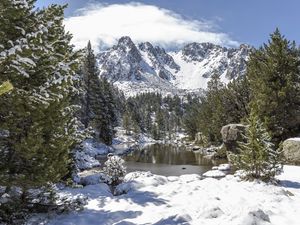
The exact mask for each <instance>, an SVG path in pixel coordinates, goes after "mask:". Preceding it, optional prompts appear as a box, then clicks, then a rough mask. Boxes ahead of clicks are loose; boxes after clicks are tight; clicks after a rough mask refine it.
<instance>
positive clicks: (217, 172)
mask: <svg viewBox="0 0 300 225" xmlns="http://www.w3.org/2000/svg"><path fill="white" fill-rule="evenodd" d="M203 176H204V177H212V178H220V177H225V176H226V173H224V172H223V171H220V170H209V171H207V172H206V173H204V174H203Z"/></svg>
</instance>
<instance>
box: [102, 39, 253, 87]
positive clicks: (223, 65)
mask: <svg viewBox="0 0 300 225" xmlns="http://www.w3.org/2000/svg"><path fill="white" fill-rule="evenodd" d="M250 50H251V47H249V46H248V45H241V46H240V47H239V48H225V47H222V46H219V45H215V44H212V43H191V44H187V45H186V46H184V47H183V49H182V50H180V51H178V52H167V51H166V50H165V49H164V48H162V47H159V46H153V45H152V44H151V43H150V42H144V43H140V44H138V45H136V44H135V43H134V42H133V41H132V40H131V38H130V37H127V36H125V37H122V38H120V40H119V41H118V43H117V44H116V45H115V46H113V47H112V48H111V49H108V50H107V51H105V52H101V53H100V54H99V55H98V62H99V69H100V75H101V76H104V77H106V78H107V79H108V80H111V81H112V82H114V83H116V85H118V86H119V88H120V89H123V90H124V89H126V90H125V92H129V93H137V92H144V91H159V92H164V93H174V91H175V93H178V91H179V92H182V91H183V90H196V89H201V88H206V84H207V81H208V80H209V78H210V76H211V75H212V74H213V73H218V74H220V75H221V79H222V81H224V82H227V81H229V80H230V79H233V78H236V77H238V76H241V75H243V74H244V73H245V70H246V61H247V59H248V55H249V53H250ZM129 89H130V90H129Z"/></svg>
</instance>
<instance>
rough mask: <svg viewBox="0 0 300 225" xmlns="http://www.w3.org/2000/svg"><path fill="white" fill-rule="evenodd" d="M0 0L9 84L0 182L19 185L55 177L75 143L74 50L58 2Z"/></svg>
mask: <svg viewBox="0 0 300 225" xmlns="http://www.w3.org/2000/svg"><path fill="white" fill-rule="evenodd" d="M34 2H35V1H30V0H28V1H26V0H25V1H12V0H3V1H1V3H0V10H1V13H0V16H1V19H0V21H1V23H0V30H1V32H0V46H1V49H0V51H1V54H0V55H1V57H0V72H1V78H0V79H1V81H2V79H5V80H10V81H11V82H12V84H13V85H14V90H13V91H12V92H11V93H10V94H9V95H4V96H2V98H0V105H1V108H0V119H1V123H0V130H5V131H7V134H8V135H6V136H3V137H1V139H0V144H1V145H0V152H1V154H0V171H1V172H0V183H1V184H2V185H5V186H11V185H16V186H19V187H23V188H24V189H27V188H30V187H36V186H42V185H45V184H47V183H48V182H56V181H59V180H60V179H61V178H62V177H63V176H65V175H66V174H67V173H68V164H69V162H70V159H69V150H70V149H71V148H72V147H73V146H74V145H75V143H76V141H77V140H76V121H75V120H74V111H75V108H76V107H75V106H73V105H71V103H70V99H71V97H72V95H73V94H74V91H75V90H74V88H73V80H74V79H73V78H74V75H75V71H76V70H77V66H78V62H77V61H78V54H77V53H75V52H74V51H73V47H72V46H71V45H70V40H71V35H70V34H68V33H66V32H65V31H64V26H63V19H64V16H63V11H64V7H63V6H57V5H52V6H50V7H49V8H45V9H43V10H40V11H34V10H33V8H34V5H33V3H34Z"/></svg>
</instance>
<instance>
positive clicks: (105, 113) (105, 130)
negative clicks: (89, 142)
mask: <svg viewBox="0 0 300 225" xmlns="http://www.w3.org/2000/svg"><path fill="white" fill-rule="evenodd" d="M81 71H82V72H81V73H82V79H81V82H82V85H81V86H82V89H83V95H82V104H81V105H82V107H81V108H82V110H81V112H82V113H81V121H82V123H83V124H84V126H85V127H86V128H87V127H89V126H90V127H92V128H93V129H94V131H95V135H96V136H95V137H96V138H97V139H98V140H99V141H102V142H104V143H106V144H111V143H112V138H113V135H114V130H113V128H114V126H115V125H116V123H117V115H116V114H117V113H116V111H117V110H116V101H117V100H116V96H115V93H114V92H115V90H114V87H113V86H112V85H110V84H109V82H108V81H107V80H106V79H105V78H100V77H99V70H98V67H97V62H96V57H95V55H94V52H93V50H92V47H91V43H90V42H88V45H87V48H86V54H85V56H84V60H83V64H82V68H81Z"/></svg>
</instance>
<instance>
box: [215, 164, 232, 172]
mask: <svg viewBox="0 0 300 225" xmlns="http://www.w3.org/2000/svg"><path fill="white" fill-rule="evenodd" d="M230 169H231V167H230V164H220V165H219V166H218V170H220V171H229V170H230Z"/></svg>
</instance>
